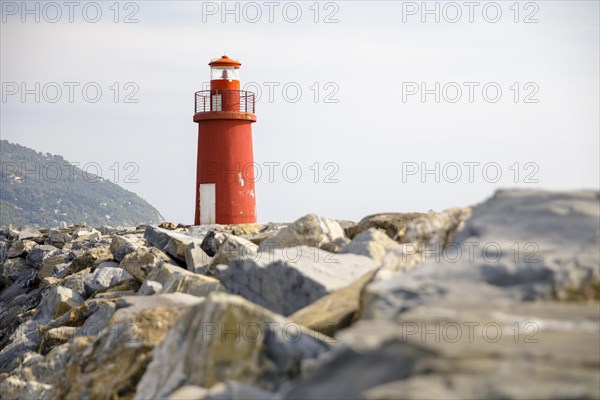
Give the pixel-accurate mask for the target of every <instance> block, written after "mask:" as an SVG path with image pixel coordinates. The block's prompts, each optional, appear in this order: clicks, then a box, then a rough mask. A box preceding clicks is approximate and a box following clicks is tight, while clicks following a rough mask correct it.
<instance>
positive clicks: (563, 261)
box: [363, 190, 600, 319]
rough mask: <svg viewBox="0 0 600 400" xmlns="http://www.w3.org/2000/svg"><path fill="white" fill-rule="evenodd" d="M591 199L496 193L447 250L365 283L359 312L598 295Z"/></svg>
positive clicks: (599, 239) (599, 218) (598, 252)
mask: <svg viewBox="0 0 600 400" xmlns="http://www.w3.org/2000/svg"><path fill="white" fill-rule="evenodd" d="M598 202H599V200H598V193H597V192H585V191H582V192H573V193H553V192H543V191H517V190H515V191H500V192H498V193H497V194H496V195H495V196H494V197H493V198H491V199H490V200H488V201H487V202H485V203H483V204H481V205H480V206H478V207H476V208H475V210H474V212H473V217H472V218H471V219H470V220H469V221H468V222H467V224H466V226H465V229H464V230H463V231H462V232H461V233H460V234H458V235H457V237H456V241H455V242H453V243H452V244H451V245H450V246H449V247H447V250H445V251H443V252H440V253H439V254H436V255H435V256H434V257H430V259H429V260H427V261H425V263H423V264H422V265H420V266H419V267H418V268H415V269H413V270H411V271H408V272H405V273H404V274H403V275H401V276H399V277H398V278H394V279H391V280H389V281H380V282H374V283H371V284H370V285H368V286H367V287H366V289H365V291H364V294H363V304H364V305H365V307H364V309H365V316H366V317H368V318H379V317H382V318H386V319H387V318H390V319H395V318H396V317H398V316H399V314H400V313H402V312H405V311H406V310H408V309H411V308H412V307H415V306H418V305H419V304H423V303H430V302H436V301H438V300H439V299H441V298H447V299H457V300H459V299H465V298H472V299H475V300H474V301H490V299H505V300H506V301H522V300H536V299H545V300H594V301H598V300H599V299H600V248H599V246H598V244H599V243H600V233H599V230H598V225H599V224H600V210H599V209H598ZM477 299H479V300H477Z"/></svg>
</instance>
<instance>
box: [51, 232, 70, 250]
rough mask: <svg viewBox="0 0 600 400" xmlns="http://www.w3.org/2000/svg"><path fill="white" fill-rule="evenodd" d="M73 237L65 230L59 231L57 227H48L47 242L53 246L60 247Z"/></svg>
mask: <svg viewBox="0 0 600 400" xmlns="http://www.w3.org/2000/svg"><path fill="white" fill-rule="evenodd" d="M71 240H73V238H72V237H71V235H70V234H69V233H67V232H66V231H60V230H58V229H50V230H49V231H48V238H47V240H46V241H47V242H48V244H51V245H52V246H54V247H57V248H59V249H62V248H63V247H64V246H65V244H67V243H69V242H70V241H71Z"/></svg>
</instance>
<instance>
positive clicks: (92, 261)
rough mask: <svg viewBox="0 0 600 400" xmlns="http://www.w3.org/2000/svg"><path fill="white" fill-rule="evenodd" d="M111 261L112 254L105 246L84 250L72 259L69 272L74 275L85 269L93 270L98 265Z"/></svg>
mask: <svg viewBox="0 0 600 400" xmlns="http://www.w3.org/2000/svg"><path fill="white" fill-rule="evenodd" d="M112 259H113V256H112V253H111V252H110V250H109V248H108V247H106V246H102V247H94V248H91V249H86V250H84V251H83V252H82V253H81V254H80V255H78V256H76V257H75V258H74V259H73V262H72V263H71V267H70V271H71V273H75V272H79V271H81V270H84V269H86V268H95V267H96V266H97V265H98V264H100V263H102V262H104V261H110V260H112Z"/></svg>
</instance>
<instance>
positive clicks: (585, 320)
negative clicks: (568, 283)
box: [277, 302, 600, 399]
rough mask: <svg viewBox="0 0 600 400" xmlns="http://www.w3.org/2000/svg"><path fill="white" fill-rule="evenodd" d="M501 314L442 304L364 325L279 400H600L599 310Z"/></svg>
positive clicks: (539, 306)
mask: <svg viewBox="0 0 600 400" xmlns="http://www.w3.org/2000/svg"><path fill="white" fill-rule="evenodd" d="M450 307H453V308H450ZM494 307H495V308H496V309H495V310H491V309H490V303H487V304H485V303H482V302H479V304H474V303H470V302H465V303H463V304H459V303H438V304H436V306H435V307H433V306H432V307H428V308H427V307H421V308H419V309H415V310H414V311H412V312H407V313H405V314H404V315H403V319H402V320H401V321H395V322H392V321H382V320H375V321H360V322H359V323H357V324H356V325H354V326H352V327H351V328H349V329H347V330H345V331H342V332H341V333H340V334H338V336H336V339H338V340H339V345H338V346H337V347H336V348H334V349H333V351H332V352H330V353H328V354H326V355H325V357H323V358H321V359H319V360H318V362H317V363H316V365H313V366H312V368H311V370H310V372H309V373H307V375H306V377H305V378H304V379H302V380H298V381H296V382H292V383H290V384H289V385H288V386H286V387H284V388H282V389H281V391H280V393H278V396H277V398H283V399H299V398H300V399H322V398H336V399H337V398H340V399H342V398H366V399H397V398H400V399H414V398H448V399H450V398H452V399H455V398H470V399H484V398H507V399H523V398H597V397H598V395H599V394H600V385H599V383H600V377H599V376H598V374H597V368H596V367H595V366H596V365H597V363H598V352H599V351H600V344H599V343H598V341H597V340H596V339H597V335H598V329H599V327H600V321H599V317H598V315H597V312H596V311H595V310H594V306H589V305H566V304H561V303H523V305H522V306H521V309H520V310H518V309H516V308H514V307H513V308H512V311H509V310H511V307H510V306H509V305H505V306H504V307H502V306H498V305H496V304H495V305H494ZM507 312H509V313H507ZM512 312H519V313H520V314H519V315H517V314H511V313H512ZM574 317H575V318H574ZM579 318H581V320H578V319H579ZM348 377H352V379H348Z"/></svg>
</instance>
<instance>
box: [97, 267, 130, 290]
mask: <svg viewBox="0 0 600 400" xmlns="http://www.w3.org/2000/svg"><path fill="white" fill-rule="evenodd" d="M128 279H133V277H132V276H131V275H130V274H129V273H128V272H127V271H126V270H124V269H122V268H115V267H104V268H98V269H96V270H95V271H94V272H93V273H90V275H89V278H88V279H87V283H86V290H87V292H88V293H89V294H91V293H93V292H95V291H97V290H101V289H106V288H108V287H110V286H113V285H116V284H118V283H120V282H123V281H126V280H128Z"/></svg>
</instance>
